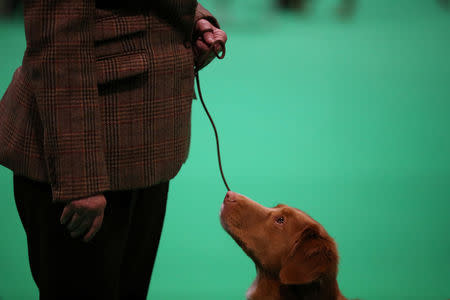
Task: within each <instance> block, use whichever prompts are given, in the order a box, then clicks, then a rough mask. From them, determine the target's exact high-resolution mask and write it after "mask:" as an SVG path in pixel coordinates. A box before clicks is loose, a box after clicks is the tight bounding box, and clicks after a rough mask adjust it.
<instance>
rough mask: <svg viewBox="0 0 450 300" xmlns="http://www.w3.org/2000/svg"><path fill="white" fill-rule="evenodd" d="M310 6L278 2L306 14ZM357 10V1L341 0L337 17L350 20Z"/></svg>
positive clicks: (294, 0)
mask: <svg viewBox="0 0 450 300" xmlns="http://www.w3.org/2000/svg"><path fill="white" fill-rule="evenodd" d="M441 1H448V0H441ZM310 4H311V1H310V0H278V6H279V7H280V8H281V9H287V10H295V11H298V12H306V11H307V10H308V7H309V6H310ZM355 9H356V0H341V1H340V2H339V4H338V7H337V15H338V16H339V17H341V18H348V17H351V16H353V15H354V12H355Z"/></svg>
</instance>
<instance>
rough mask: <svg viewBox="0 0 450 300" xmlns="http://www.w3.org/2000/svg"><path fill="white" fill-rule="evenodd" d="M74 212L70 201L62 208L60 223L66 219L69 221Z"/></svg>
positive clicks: (63, 222)
mask: <svg viewBox="0 0 450 300" xmlns="http://www.w3.org/2000/svg"><path fill="white" fill-rule="evenodd" d="M74 213H75V210H74V208H73V206H72V204H71V203H69V204H67V205H66V206H65V207H64V209H63V212H62V214H61V218H60V219H59V221H60V222H61V224H65V223H66V222H67V221H69V220H70V219H71V218H72V216H73V214H74Z"/></svg>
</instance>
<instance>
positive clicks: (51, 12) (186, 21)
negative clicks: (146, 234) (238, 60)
mask: <svg viewBox="0 0 450 300" xmlns="http://www.w3.org/2000/svg"><path fill="white" fill-rule="evenodd" d="M147 2H148V1H147ZM151 2H152V3H155V5H152V6H153V7H150V8H145V9H143V8H142V7H141V6H139V3H136V5H135V6H134V7H127V8H126V9H121V8H99V7H96V3H95V1H94V0H64V1H61V0H25V3H24V23H25V36H26V42H27V47H26V51H25V54H24V57H23V61H22V65H21V66H19V67H18V68H17V69H16V71H15V72H14V74H13V78H12V81H11V83H10V84H9V86H8V88H7V90H6V92H5V93H4V95H3V97H2V100H1V101H0V164H2V165H3V166H5V167H7V168H9V169H11V170H12V171H13V172H14V173H17V174H20V175H24V176H27V177H29V178H32V179H34V180H37V181H42V182H48V183H50V184H51V187H52V193H53V201H55V202H67V201H70V200H73V199H77V198H82V197H87V196H91V195H94V194H98V193H101V192H103V191H107V190H121V189H132V188H138V187H145V186H151V185H154V184H157V183H159V182H161V181H164V180H169V179H171V178H173V177H174V176H175V175H176V174H177V173H178V171H179V169H180V168H181V165H182V164H183V163H184V162H185V160H186V159H187V155H188V151H189V141H190V129H191V128H190V121H191V119H190V118H191V105H192V96H193V92H194V90H193V88H194V72H193V67H194V66H193V65H194V63H193V52H192V48H191V44H190V41H191V38H192V30H193V25H194V22H195V21H196V20H198V19H200V18H208V19H209V20H210V21H211V22H213V23H215V25H216V26H218V24H217V22H216V20H215V19H214V17H213V16H211V14H210V13H209V12H208V11H206V10H205V9H204V8H203V7H202V6H201V5H200V4H197V2H196V1H194V0H161V1H151ZM139 7H140V8H139Z"/></svg>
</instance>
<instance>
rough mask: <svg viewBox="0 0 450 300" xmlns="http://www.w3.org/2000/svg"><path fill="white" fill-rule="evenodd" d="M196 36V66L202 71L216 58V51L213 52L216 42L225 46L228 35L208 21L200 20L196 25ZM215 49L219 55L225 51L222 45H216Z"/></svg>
mask: <svg viewBox="0 0 450 300" xmlns="http://www.w3.org/2000/svg"><path fill="white" fill-rule="evenodd" d="M194 36H195V37H197V39H196V40H195V41H194V51H195V56H196V57H195V64H196V66H197V68H199V69H201V68H203V67H205V66H206V65H208V64H209V63H210V62H211V61H212V60H213V59H214V58H215V57H216V55H215V53H214V51H212V50H211V46H212V45H213V44H214V43H216V42H222V43H223V45H225V43H226V42H227V34H226V33H225V31H223V30H221V29H219V28H217V27H215V26H214V25H212V24H211V23H210V22H209V21H208V20H206V19H200V20H198V21H197V23H196V24H195V31H194ZM215 47H216V49H215V50H216V52H217V53H220V52H221V51H224V49H222V46H221V45H220V43H216V44H215Z"/></svg>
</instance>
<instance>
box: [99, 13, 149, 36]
mask: <svg viewBox="0 0 450 300" xmlns="http://www.w3.org/2000/svg"><path fill="white" fill-rule="evenodd" d="M146 30H147V20H146V16H145V15H143V14H136V13H127V12H122V11H114V10H104V9H97V19H96V22H95V27H94V41H95V42H102V41H105V40H110V39H115V38H119V37H122V36H126V35H130V34H134V33H137V32H143V31H146Z"/></svg>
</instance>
